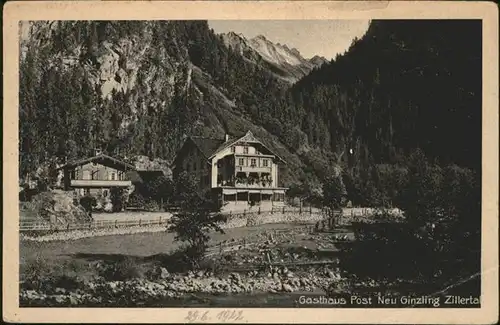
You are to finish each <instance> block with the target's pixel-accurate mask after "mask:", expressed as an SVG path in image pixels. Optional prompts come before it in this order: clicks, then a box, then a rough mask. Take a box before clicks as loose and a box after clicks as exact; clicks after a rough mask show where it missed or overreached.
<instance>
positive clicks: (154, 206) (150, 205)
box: [144, 200, 160, 211]
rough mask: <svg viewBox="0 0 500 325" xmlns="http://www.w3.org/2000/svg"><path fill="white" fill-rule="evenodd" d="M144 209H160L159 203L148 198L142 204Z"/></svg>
mask: <svg viewBox="0 0 500 325" xmlns="http://www.w3.org/2000/svg"><path fill="white" fill-rule="evenodd" d="M144 210H146V211H160V205H159V204H158V202H156V201H153V200H150V201H148V202H146V203H145V204H144Z"/></svg>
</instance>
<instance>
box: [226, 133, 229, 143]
mask: <svg viewBox="0 0 500 325" xmlns="http://www.w3.org/2000/svg"><path fill="white" fill-rule="evenodd" d="M228 141H229V134H227V133H226V142H228Z"/></svg>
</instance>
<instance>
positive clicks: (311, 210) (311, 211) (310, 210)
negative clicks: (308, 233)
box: [309, 205, 313, 215]
mask: <svg viewBox="0 0 500 325" xmlns="http://www.w3.org/2000/svg"><path fill="white" fill-rule="evenodd" d="M312 213H313V208H312V205H310V206H309V215H311V214H312Z"/></svg>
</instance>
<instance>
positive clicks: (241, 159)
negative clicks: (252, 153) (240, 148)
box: [238, 158, 245, 166]
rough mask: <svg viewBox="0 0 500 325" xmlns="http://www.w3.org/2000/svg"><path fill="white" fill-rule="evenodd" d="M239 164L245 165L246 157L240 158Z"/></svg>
mask: <svg viewBox="0 0 500 325" xmlns="http://www.w3.org/2000/svg"><path fill="white" fill-rule="evenodd" d="M238 165H240V166H243V165H245V159H243V158H240V159H238Z"/></svg>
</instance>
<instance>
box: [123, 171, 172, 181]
mask: <svg viewBox="0 0 500 325" xmlns="http://www.w3.org/2000/svg"><path fill="white" fill-rule="evenodd" d="M127 176H128V177H129V179H130V180H131V181H132V183H143V182H145V181H149V180H151V179H155V178H157V177H160V176H166V175H165V171H163V170H160V169H151V170H146V169H136V170H133V171H130V172H129V173H128V174H127Z"/></svg>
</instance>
